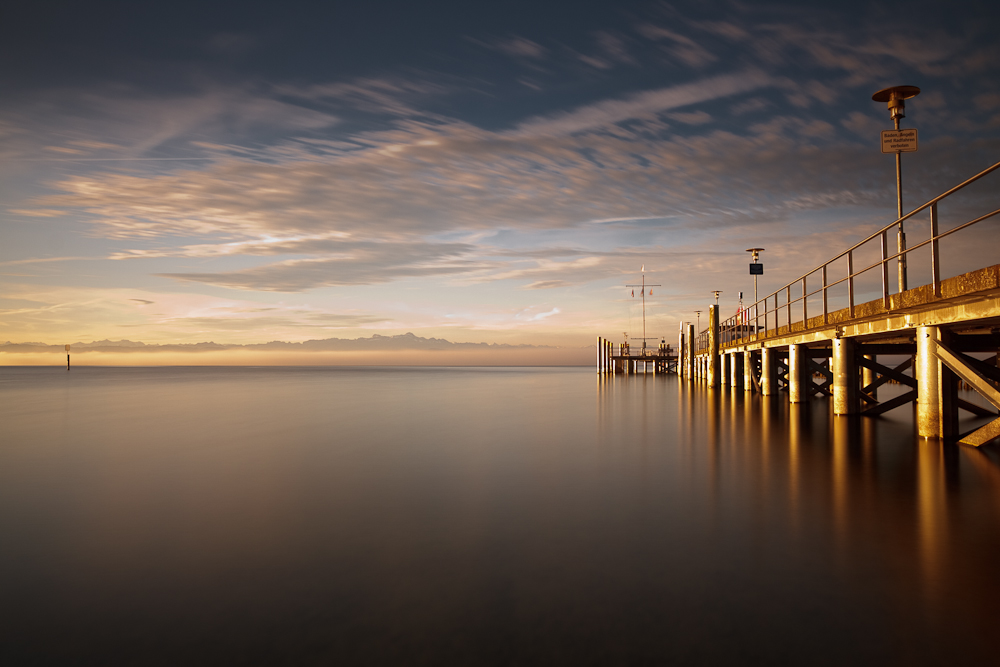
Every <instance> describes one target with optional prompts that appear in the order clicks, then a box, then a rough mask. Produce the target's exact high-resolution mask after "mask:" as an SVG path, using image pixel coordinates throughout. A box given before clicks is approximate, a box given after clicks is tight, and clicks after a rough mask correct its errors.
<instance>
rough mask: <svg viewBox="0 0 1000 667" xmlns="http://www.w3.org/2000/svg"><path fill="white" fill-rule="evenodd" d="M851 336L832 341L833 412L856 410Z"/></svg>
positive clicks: (853, 345) (847, 412)
mask: <svg viewBox="0 0 1000 667" xmlns="http://www.w3.org/2000/svg"><path fill="white" fill-rule="evenodd" d="M855 356H856V355H855V342H854V339H853V338H835V339H834V341H833V414H835V415H853V414H857V412H858V408H859V406H858V400H859V399H858V371H859V366H858V363H857V359H856V358H855Z"/></svg>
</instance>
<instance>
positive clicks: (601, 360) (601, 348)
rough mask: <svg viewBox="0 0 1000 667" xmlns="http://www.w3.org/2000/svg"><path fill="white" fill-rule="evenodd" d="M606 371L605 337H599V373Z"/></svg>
mask: <svg viewBox="0 0 1000 667" xmlns="http://www.w3.org/2000/svg"><path fill="white" fill-rule="evenodd" d="M603 372H604V339H603V338H601V337H600V336H598V337H597V374H598V375H600V374H601V373H603Z"/></svg>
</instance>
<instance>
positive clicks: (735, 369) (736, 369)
mask: <svg viewBox="0 0 1000 667" xmlns="http://www.w3.org/2000/svg"><path fill="white" fill-rule="evenodd" d="M745 356H746V352H733V354H732V357H733V358H732V360H731V362H730V369H729V370H730V376H729V385H730V386H731V387H733V388H735V389H742V388H743V358H744V357H745Z"/></svg>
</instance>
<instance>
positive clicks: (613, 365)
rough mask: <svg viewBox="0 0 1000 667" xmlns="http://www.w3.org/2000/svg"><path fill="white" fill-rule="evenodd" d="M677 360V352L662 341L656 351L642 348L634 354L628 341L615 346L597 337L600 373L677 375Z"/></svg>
mask: <svg viewBox="0 0 1000 667" xmlns="http://www.w3.org/2000/svg"><path fill="white" fill-rule="evenodd" d="M677 359H678V357H677V354H676V352H675V351H674V350H673V348H671V347H670V346H669V345H667V343H666V341H662V340H661V341H660V344H659V345H658V346H657V348H656V350H655V351H654V350H647V349H645V348H642V349H640V350H638V351H637V352H636V353H634V354H633V353H632V351H631V350H630V349H629V344H628V341H625V342H622V343H617V344H615V343H612V342H611V341H610V340H607V339H606V338H601V337H600V336H598V337H597V372H598V373H602V374H604V373H612V374H623V375H635V374H636V373H653V374H654V375H655V374H657V373H676V372H677Z"/></svg>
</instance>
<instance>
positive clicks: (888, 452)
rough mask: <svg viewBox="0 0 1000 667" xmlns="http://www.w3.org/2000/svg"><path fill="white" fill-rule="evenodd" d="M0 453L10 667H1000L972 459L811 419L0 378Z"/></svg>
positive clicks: (380, 391) (650, 404) (194, 379)
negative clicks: (988, 666) (258, 666)
mask: <svg viewBox="0 0 1000 667" xmlns="http://www.w3.org/2000/svg"><path fill="white" fill-rule="evenodd" d="M902 412H904V413H905V409H904V410H902ZM903 417H906V414H904V415H903ZM0 436H2V445H0V539H2V548H0V599H2V601H3V602H2V604H0V610H2V611H0V614H2V619H0V627H2V628H3V629H2V630H0V662H2V663H3V664H5V665H22V664H24V665H27V664H58V665H72V664H82V663H86V664H163V665H178V664H192V663H200V664H243V663H268V664H313V663H315V664H324V665H331V664H386V663H390V664H392V663H395V664H421V663H423V664H445V663H450V664H463V665H476V664H531V663H534V664H569V665H580V664H644V663H645V664H654V663H660V664H666V663H670V664H768V665H774V664H810V665H822V664H829V665H844V664H852V665H857V664H880V665H885V664H906V665H931V664H945V663H948V664H973V662H974V661H978V662H980V664H982V663H983V662H984V661H987V662H990V661H993V662H994V664H995V661H997V660H1000V649H998V648H997V645H996V641H995V637H996V635H995V632H996V628H997V622H998V621H1000V571H998V563H1000V456H997V451H998V450H997V449H996V448H995V447H996V446H995V445H994V446H993V447H994V449H990V450H988V451H987V452H985V453H984V452H980V451H976V450H972V449H967V448H956V447H945V448H942V447H940V446H938V445H933V444H926V443H925V444H920V443H917V442H915V440H914V438H913V436H912V428H911V427H910V426H909V424H908V423H906V422H905V420H902V419H899V418H897V419H895V420H892V419H882V420H860V419H859V420H852V419H847V418H837V419H834V418H832V417H831V416H830V415H829V404H828V403H827V402H825V401H822V400H817V401H815V402H813V403H811V404H809V405H807V406H805V407H803V408H802V409H792V408H789V406H788V405H787V404H785V403H784V402H783V401H780V400H777V401H772V402H770V403H764V404H761V402H760V399H758V398H754V397H747V396H745V395H744V394H742V393H738V394H730V393H729V392H727V391H722V392H718V393H715V394H713V393H710V392H708V391H707V390H705V389H703V388H700V387H699V388H695V389H692V388H690V387H689V386H688V385H686V384H683V383H678V381H677V379H676V378H674V377H663V376H659V377H656V378H653V377H652V376H647V377H632V378H628V379H623V378H618V379H616V380H613V381H603V382H602V381H599V380H598V378H597V376H596V375H595V373H594V372H593V370H592V369H343V368H342V369H320V368H309V369H287V368H286V369H265V368H207V369H202V368H156V369H100V368H85V367H79V368H75V369H74V370H73V371H72V372H71V373H67V372H66V371H65V370H59V369H26V368H25V369H18V368H2V369H0Z"/></svg>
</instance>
